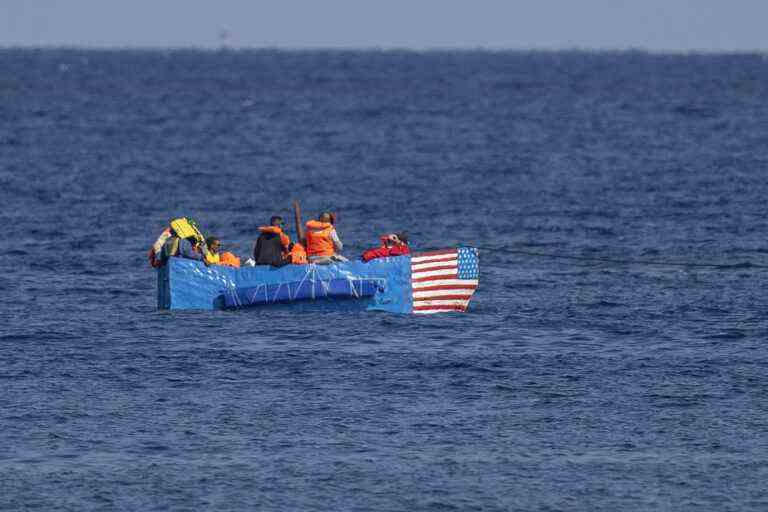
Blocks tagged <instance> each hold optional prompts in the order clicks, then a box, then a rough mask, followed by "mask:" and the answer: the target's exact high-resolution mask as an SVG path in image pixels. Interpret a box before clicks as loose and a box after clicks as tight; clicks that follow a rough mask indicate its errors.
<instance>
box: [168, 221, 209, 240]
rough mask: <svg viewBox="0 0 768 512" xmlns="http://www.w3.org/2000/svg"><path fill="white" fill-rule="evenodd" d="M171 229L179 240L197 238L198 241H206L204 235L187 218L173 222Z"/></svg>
mask: <svg viewBox="0 0 768 512" xmlns="http://www.w3.org/2000/svg"><path fill="white" fill-rule="evenodd" d="M171 228H172V229H173V230H174V231H175V232H176V234H177V235H178V237H179V238H189V237H191V236H193V237H195V239H196V240H198V241H203V240H205V239H204V238H203V234H202V233H201V232H200V230H199V229H197V226H195V225H194V224H192V222H190V221H189V219H188V218H186V217H180V218H178V219H174V220H172V221H171Z"/></svg>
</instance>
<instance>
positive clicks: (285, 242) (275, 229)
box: [259, 226, 291, 252]
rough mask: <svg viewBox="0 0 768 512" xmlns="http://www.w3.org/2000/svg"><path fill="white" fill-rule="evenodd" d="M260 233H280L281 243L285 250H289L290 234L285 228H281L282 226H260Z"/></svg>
mask: <svg viewBox="0 0 768 512" xmlns="http://www.w3.org/2000/svg"><path fill="white" fill-rule="evenodd" d="M259 232H260V233H275V234H277V235H280V244H281V245H282V246H283V252H286V251H288V246H289V245H290V244H291V239H290V238H288V235H286V234H285V233H283V230H282V229H281V228H280V226H261V227H260V228H259Z"/></svg>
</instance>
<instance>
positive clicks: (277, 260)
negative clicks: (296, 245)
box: [253, 215, 291, 267]
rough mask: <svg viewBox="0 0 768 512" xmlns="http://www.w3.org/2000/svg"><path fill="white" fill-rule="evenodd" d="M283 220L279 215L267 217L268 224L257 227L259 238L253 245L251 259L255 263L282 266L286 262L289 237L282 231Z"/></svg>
mask: <svg viewBox="0 0 768 512" xmlns="http://www.w3.org/2000/svg"><path fill="white" fill-rule="evenodd" d="M283 226H285V222H284V221H283V218H282V217H280V216H279V215H275V216H273V217H272V218H270V219H269V226H261V227H260V228H259V233H260V234H259V238H257V239H256V244H255V245H254V246H253V261H254V262H255V263H256V265H271V266H273V267H282V266H283V265H287V264H288V260H287V259H286V257H287V254H288V246H289V245H290V243H291V239H290V238H288V235H286V234H285V233H284V232H283Z"/></svg>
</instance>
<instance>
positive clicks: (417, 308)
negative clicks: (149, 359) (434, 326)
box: [413, 304, 467, 311]
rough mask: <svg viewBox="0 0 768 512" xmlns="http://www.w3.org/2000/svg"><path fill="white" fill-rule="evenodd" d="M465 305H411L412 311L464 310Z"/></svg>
mask: <svg viewBox="0 0 768 512" xmlns="http://www.w3.org/2000/svg"><path fill="white" fill-rule="evenodd" d="M466 309H467V307H466V306H459V305H457V304H456V305H450V306H413V310H414V311H466Z"/></svg>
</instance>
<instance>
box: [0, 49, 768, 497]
mask: <svg viewBox="0 0 768 512" xmlns="http://www.w3.org/2000/svg"><path fill="white" fill-rule="evenodd" d="M766 100H768V61H766V60H765V58H763V57H762V56H760V55H649V54H644V53H640V52H619V53H584V52H552V53H526V52H423V53H417V52H399V51H389V52H373V51H361V52H347V51H307V52H302V51H295V52H287V51H266V50H265V51H221V52H203V51H181V50H177V51H129V50H120V51H81V50H14V49H6V50H1V51H0V205H2V206H0V225H2V227H3V236H2V239H3V242H2V243H0V248H1V250H0V509H2V510H33V509H36V510H73V511H75V510H77V511H80V510H142V511H148V510H323V511H325V510H361V511H362V510H462V511H463V510H491V511H492V510H584V511H594V510H605V511H615V510H697V511H698V510H707V511H727V510H739V511H742V510H766V509H768V486H766V481H768V377H767V376H766V371H767V370H768V348H766V340H768V321H767V319H766V292H765V285H766V282H767V281H768V243H766V233H768V223H767V222H766V196H767V195H768V194H767V192H768V180H767V179H766V178H767V177H768V122H767V120H768V101H766ZM293 199H300V200H301V201H302V205H303V208H304V211H305V212H306V213H307V214H314V213H316V212H317V211H319V210H321V209H333V210H335V211H337V212H338V213H339V223H338V226H339V232H340V235H341V237H342V239H343V240H344V242H345V243H346V246H347V247H346V249H345V252H346V253H347V255H351V256H354V255H357V254H359V253H360V252H361V251H362V250H363V249H365V248H366V247H368V246H371V245H374V244H375V243H376V241H377V235H379V234H380V233H383V232H388V231H393V230H400V229H405V230H407V231H408V232H409V233H410V234H411V241H412V246H413V247H414V248H415V249H417V250H420V249H433V248H441V247H446V246H454V245H457V244H464V245H470V246H475V247H480V248H481V249H480V266H481V272H480V288H479V290H478V292H477V294H476V295H475V299H474V300H473V302H472V304H471V306H470V310H469V312H468V313H466V314H449V315H442V316H432V317H428V318H421V317H413V316H399V315H389V314H382V313H363V312H354V313H348V314H345V313H343V312H339V311H336V310H331V309H328V308H322V307H319V308H313V307H288V306H275V307H266V308H259V309H248V310H239V311H217V312H158V311H157V310H156V304H155V283H156V281H155V275H154V272H153V271H152V270H151V269H150V268H149V267H148V265H147V262H146V251H147V249H148V248H149V245H150V244H151V243H152V241H153V240H154V239H155V237H156V236H157V235H158V234H159V232H160V230H161V229H162V228H163V227H164V226H165V225H166V223H167V221H168V219H169V218H171V217H173V216H177V215H190V216H194V217H195V218H196V219H198V220H199V221H200V223H201V224H202V226H203V227H204V229H205V230H206V231H207V232H209V233H212V234H215V235H217V236H219V237H221V238H222V239H223V241H224V244H225V246H226V248H227V249H229V250H232V251H234V252H236V253H238V254H240V255H245V254H247V253H248V252H249V250H250V247H251V244H252V242H253V240H254V238H255V236H256V227H257V226H258V225H260V224H262V223H264V222H265V221H266V220H267V219H268V217H269V216H270V215H272V214H275V213H278V214H283V215H285V216H289V215H290V203H291V201H292V200H293ZM649 261H651V262H654V263H652V264H651V263H642V262H649Z"/></svg>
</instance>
